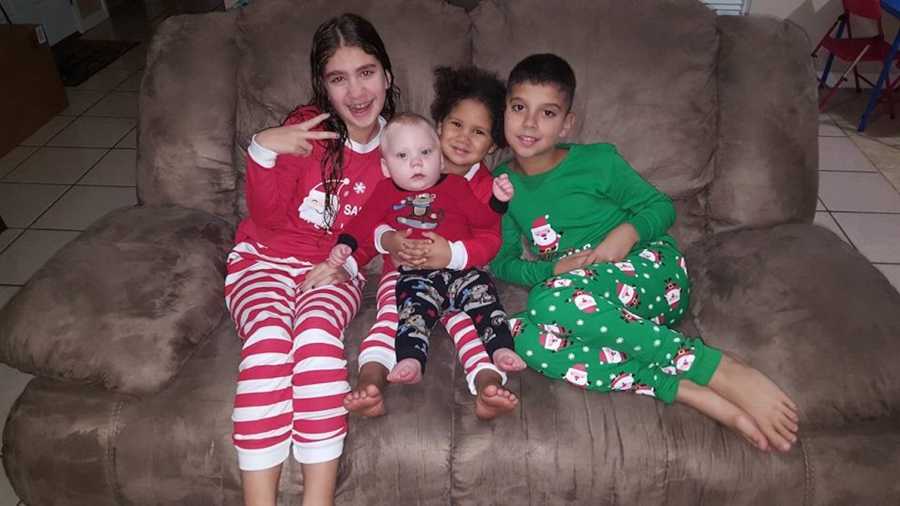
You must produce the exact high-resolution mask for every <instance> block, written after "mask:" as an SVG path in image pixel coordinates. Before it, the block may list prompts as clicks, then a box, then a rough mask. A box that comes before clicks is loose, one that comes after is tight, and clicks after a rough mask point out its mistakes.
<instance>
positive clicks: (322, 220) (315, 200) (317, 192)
mask: <svg viewBox="0 0 900 506" xmlns="http://www.w3.org/2000/svg"><path fill="white" fill-rule="evenodd" d="M335 182H337V183H338V184H337V189H336V190H335V192H334V194H332V195H331V197H330V199H329V200H330V201H331V209H332V210H333V212H334V213H337V209H338V208H339V207H340V202H339V201H338V194H339V193H340V190H341V188H343V187H344V186H345V185H347V184H350V179H348V178H344V179H341V180H340V181H335ZM297 213H298V214H299V216H300V219H302V220H303V221H306V222H308V223H312V224H313V226H315V227H316V228H328V227H330V226H331V221H333V219H334V217H333V216H330V217H326V216H325V185H323V184H322V183H319V184H317V185H316V186H314V187H313V188H312V189H311V190H309V193H308V194H306V196H305V197H303V201H302V202H301V203H300V207H299V208H298V209H297Z"/></svg>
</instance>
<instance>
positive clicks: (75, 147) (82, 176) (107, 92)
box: [0, 69, 142, 255]
mask: <svg viewBox="0 0 900 506" xmlns="http://www.w3.org/2000/svg"><path fill="white" fill-rule="evenodd" d="M141 71H142V70H140V69H139V70H136V71H134V72H132V73H131V74H130V75H129V76H128V77H126V78H125V79H123V80H122V81H121V82H119V83H118V84H116V86H121V85H122V83H124V82H125V81H127V80H128V79H131V77H132V76H133V75H134V74H136V73H137V72H141ZM114 91H115V88H113V89H112V90H109V91H106V92H104V93H103V95H101V97H100V98H99V99H97V101H96V102H94V103H93V104H92V105H90V106H88V107H87V108H86V109H85V110H84V111H83V112H81V113H79V114H78V115H76V116H66V117H69V118H73V119H72V121H70V122H68V123H67V124H66V126H64V127H63V128H62V129H60V131H59V132H57V133H56V134H54V135H52V136H51V137H50V138H49V139H47V141H46V142H44V144H43V145H41V146H37V149H36V150H35V151H34V152H33V153H31V155H29V156H28V157H27V158H26V160H27V159H28V158H31V157H32V156H33V155H34V154H35V153H37V152H38V151H40V150H42V149H44V148H55V147H62V148H68V149H105V150H106V151H105V152H104V153H103V154H102V155H100V157H99V158H98V159H97V161H96V162H95V163H94V164H92V165H91V166H90V167H88V168H87V170H85V172H84V173H82V174H81V176H80V177H78V179H76V180H75V182H73V183H71V184H69V185H67V186H68V188H66V190H65V191H63V192H62V193H61V194H60V195H59V197H57V198H56V199H55V200H54V201H53V202H51V203H50V205H49V206H47V207H46V208H45V209H44V210H43V211H42V212H41V213H40V214H38V216H37V217H36V218H34V219H33V220H32V221H31V222H30V223H29V224H28V225H26V226H25V228H24V229H22V230H23V231H22V233H20V234H19V235H18V236H16V238H15V239H13V240H12V241H11V242H10V243H9V244H7V245H6V247H4V248H3V250H2V251H0V255H2V254H3V253H5V252H6V251H7V250H9V249H10V248H11V247H12V246H13V244H15V243H16V242H18V241H19V239H21V238H22V236H24V235H25V233H26V232H28V231H29V230H52V229H44V228H40V227H34V225H35V224H36V223H37V222H38V221H40V219H41V218H42V217H44V216H45V215H46V214H47V213H48V212H50V210H51V209H53V207H54V206H55V205H56V204H58V203H59V202H60V200H62V199H63V197H65V196H66V195H68V194H69V192H71V191H72V189H73V188H74V187H75V186H76V185H78V183H79V182H80V181H81V180H82V179H84V177H85V176H86V175H87V174H88V173H90V172H91V171H92V170H94V168H95V167H96V166H97V165H98V164H99V163H100V162H101V161H102V160H103V159H104V158H106V156H107V155H109V153H110V152H112V150H113V149H116V144H118V143H120V142H122V140H123V139H125V137H127V136H128V134H130V133H131V131H132V130H134V129H135V128H137V125H135V126H134V127H132V128H130V129H129V130H128V131H126V132H125V133H124V134H122V136H121V137H119V139H118V140H116V141H115V142H114V143H113V145H112V146H111V147H103V146H100V147H91V146H49V143H50V142H51V141H53V139H54V138H56V137H57V136H58V135H59V134H61V133H62V132H63V130H65V129H66V128H68V127H69V126H70V125H72V124H73V123H75V122H76V121H77V120H78V119H80V118H82V117H94V116H87V115H86V113H87V112H88V111H89V110H90V108H91V107H93V106H95V105H97V104H98V103H100V101H102V100H103V99H104V98H106V97H107V96H109V95H110V94H112V93H113V92H114ZM126 119H135V121H137V118H126ZM127 149H132V148H127ZM24 162H25V160H23V161H22V162H21V163H24ZM21 163H20V164H18V165H16V167H15V168H14V169H13V170H15V169H17V168H18V167H19V166H20V165H21ZM11 173H12V171H11V172H9V174H11ZM7 175H8V174H7ZM8 184H12V183H8ZM20 184H23V183H20ZM28 184H38V183H28ZM43 184H45V185H52V186H64V185H65V184H51V183H43ZM80 186H85V187H89V186H104V185H80ZM115 187H118V186H115ZM122 187H124V188H136V187H133V186H122ZM135 191H136V190H135ZM59 231H64V230H63V229H60V230H59ZM65 231H71V232H83V231H84V230H65Z"/></svg>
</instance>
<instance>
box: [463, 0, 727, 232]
mask: <svg viewBox="0 0 900 506" xmlns="http://www.w3.org/2000/svg"><path fill="white" fill-rule="evenodd" d="M563 7H564V8H563ZM471 16H472V20H473V24H474V30H473V39H474V40H473V48H474V49H473V51H474V52H473V59H474V63H475V64H476V65H478V66H481V67H485V68H488V69H491V70H494V71H496V72H498V73H500V75H502V76H504V77H505V76H506V75H508V73H509V71H510V70H511V69H512V67H513V65H515V63H516V62H518V61H519V60H521V59H522V58H523V57H525V56H527V55H529V54H532V53H547V52H550V53H556V54H558V55H560V56H562V57H563V58H565V59H566V60H567V61H568V62H569V63H570V64H571V65H572V68H573V69H574V70H575V76H576V79H577V82H578V84H577V88H576V91H575V102H574V107H573V111H574V112H575V114H576V118H577V127H576V129H575V131H574V133H573V137H574V139H575V140H576V141H578V142H611V143H613V144H615V145H616V146H617V147H618V149H619V152H620V153H621V154H622V155H623V156H624V157H625V159H626V160H628V161H629V162H630V163H631V165H632V166H633V167H634V168H635V169H636V170H637V171H638V172H640V173H641V174H642V175H643V176H644V177H645V178H647V179H648V180H649V181H650V182H652V183H653V184H655V185H656V186H657V187H658V188H659V189H661V190H662V191H664V192H666V193H668V194H669V195H670V196H672V197H673V198H675V199H676V205H677V206H678V208H679V209H678V211H679V213H678V214H679V222H678V224H677V225H676V228H675V230H674V232H675V234H676V235H678V236H680V239H682V240H685V241H688V242H689V241H690V240H692V239H694V238H696V237H697V236H699V235H700V234H701V233H703V228H704V224H703V220H702V219H696V218H695V217H697V216H700V215H702V206H701V205H700V202H699V194H700V192H701V190H703V189H704V188H705V186H706V185H707V184H708V183H709V181H710V180H711V179H712V177H713V169H714V164H713V161H714V153H715V149H716V131H717V128H716V111H717V105H716V93H717V90H716V55H717V48H718V37H717V33H716V22H715V21H716V18H715V15H714V13H713V12H712V11H710V10H709V9H708V8H706V7H704V6H703V5H702V4H700V3H699V2H697V1H696V0H664V1H639V2H623V1H621V0H592V1H578V2H574V1H573V2H559V3H557V2H546V1H544V0H516V1H508V2H487V1H483V2H481V4H480V5H479V6H478V7H477V8H475V10H473V11H472V13H471Z"/></svg>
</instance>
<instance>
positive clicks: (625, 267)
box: [613, 260, 635, 277]
mask: <svg viewBox="0 0 900 506" xmlns="http://www.w3.org/2000/svg"><path fill="white" fill-rule="evenodd" d="M613 265H615V266H616V268H617V269H619V270H620V271H622V274H624V275H626V276H630V277H634V275H635V272H634V264H632V263H631V262H630V261H628V260H625V261H624V262H616V263H614V264H613Z"/></svg>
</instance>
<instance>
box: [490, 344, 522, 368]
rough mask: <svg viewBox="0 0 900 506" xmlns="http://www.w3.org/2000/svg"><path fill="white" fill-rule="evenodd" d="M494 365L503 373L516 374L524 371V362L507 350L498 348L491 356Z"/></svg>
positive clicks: (514, 353)
mask: <svg viewBox="0 0 900 506" xmlns="http://www.w3.org/2000/svg"><path fill="white" fill-rule="evenodd" d="M491 361H492V362H494V365H496V366H497V367H499V368H500V370H501V371H505V372H516V371H521V370H522V369H525V367H526V366H525V361H524V360H522V358H521V357H519V356H518V355H516V352H514V351H512V350H511V349H509V348H499V349H497V350H496V351H494V354H493V355H492V356H491Z"/></svg>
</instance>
